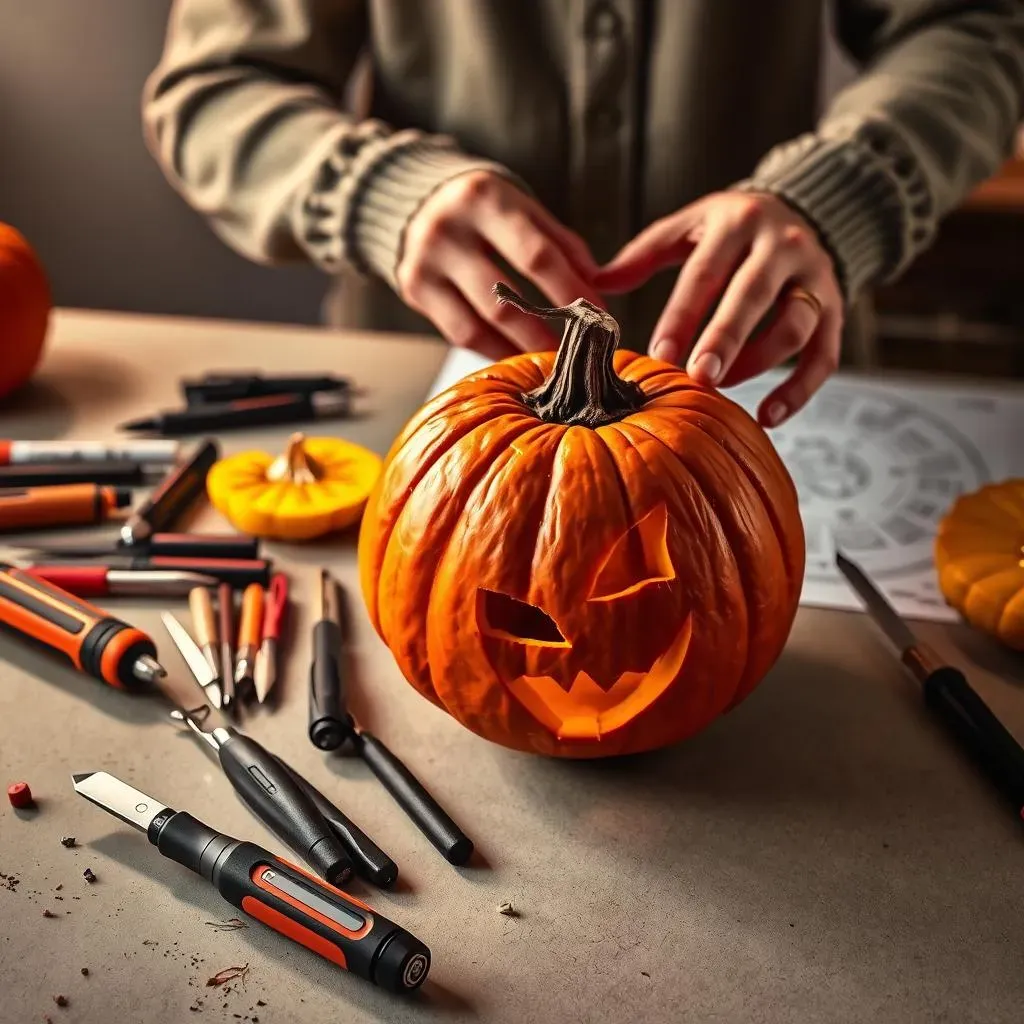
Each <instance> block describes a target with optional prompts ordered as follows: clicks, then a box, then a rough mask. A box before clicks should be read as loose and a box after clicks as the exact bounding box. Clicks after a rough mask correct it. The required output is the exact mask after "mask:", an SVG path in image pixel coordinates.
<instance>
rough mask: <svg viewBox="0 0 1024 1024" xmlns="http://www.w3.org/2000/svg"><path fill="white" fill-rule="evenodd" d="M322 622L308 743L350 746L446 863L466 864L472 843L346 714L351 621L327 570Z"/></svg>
mask: <svg viewBox="0 0 1024 1024" xmlns="http://www.w3.org/2000/svg"><path fill="white" fill-rule="evenodd" d="M320 582H321V596H320V621H319V622H317V624H316V626H314V628H313V664H312V666H311V667H310V691H309V738H310V741H311V742H312V743H313V745H314V746H316V747H319V748H320V749H321V750H338V749H340V748H341V747H343V746H344V745H345V744H346V743H350V744H351V745H352V747H353V748H354V750H355V753H357V754H358V755H359V756H360V757H361V758H362V759H363V760H364V761H365V762H366V764H367V766H368V767H369V769H370V771H372V772H373V774H374V775H376V776H377V780H378V781H379V782H380V784H381V785H382V786H383V787H384V788H385V789H386V790H387V791H388V792H389V793H390V794H391V796H392V797H393V799H394V800H395V803H397V804H398V806H399V807H401V808H402V810H403V811H405V813H406V815H407V816H408V817H409V818H410V819H411V820H412V822H413V824H414V825H415V826H416V827H417V828H418V829H419V830H420V832H422V833H423V835H425V836H426V837H427V839H429V840H430V843H431V844H432V845H433V846H434V848H435V849H436V850H438V851H439V852H440V854H441V855H442V856H443V857H444V859H445V860H447V861H448V863H449V864H465V863H466V862H467V861H468V860H469V858H470V857H471V856H472V854H473V841H472V840H471V839H470V838H469V836H467V835H466V834H465V833H464V832H463V831H462V829H460V828H459V826H458V825H456V824H455V822H454V821H453V820H452V819H451V817H450V816H449V815H448V812H447V811H445V809H444V808H443V807H442V806H441V805H440V804H439V803H438V802H437V801H436V800H435V799H434V798H433V797H432V796H431V795H430V794H429V793H428V792H427V790H426V788H425V787H424V785H423V783H421V782H420V780H419V779H417V778H416V776H415V775H413V773H412V772H411V771H409V769H408V768H407V767H406V766H405V765H404V764H403V763H402V762H401V761H400V760H399V759H398V758H397V757H396V756H395V755H394V754H392V753H391V751H390V750H388V748H387V747H386V746H385V745H384V744H383V743H382V742H381V741H380V740H379V739H377V737H376V736H374V735H372V734H371V733H369V732H367V731H366V730H365V729H362V728H361V727H360V726H359V724H358V723H357V722H356V720H355V718H354V717H353V716H352V714H351V713H350V712H349V711H348V708H347V707H346V699H345V689H346V686H345V683H346V679H345V676H346V675H347V674H348V672H349V666H348V664H347V659H346V660H342V659H341V657H340V654H341V653H342V648H343V645H344V643H346V642H347V640H348V633H349V621H348V615H347V611H346V609H345V603H344V601H343V597H342V590H341V587H340V586H339V585H338V584H337V582H336V581H335V580H334V579H333V578H332V577H331V576H330V574H329V573H328V572H326V571H324V572H322V573H321V575H320Z"/></svg>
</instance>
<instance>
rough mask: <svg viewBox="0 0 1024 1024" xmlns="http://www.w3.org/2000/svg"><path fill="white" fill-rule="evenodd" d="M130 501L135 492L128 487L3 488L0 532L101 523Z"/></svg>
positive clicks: (0, 506)
mask: <svg viewBox="0 0 1024 1024" xmlns="http://www.w3.org/2000/svg"><path fill="white" fill-rule="evenodd" d="M131 500H132V492H131V491H130V490H129V489H128V488H127V487H101V486H100V485H99V484H57V485H55V486H53V487H22V488H4V489H0V530H25V529H31V530H37V529H42V528H44V527H51V526H86V525H89V524H92V523H100V522H102V521H103V520H104V519H107V518H108V517H109V516H110V514H111V513H112V512H113V511H114V510H115V509H119V508H124V507H125V506H127V505H129V504H130V503H131Z"/></svg>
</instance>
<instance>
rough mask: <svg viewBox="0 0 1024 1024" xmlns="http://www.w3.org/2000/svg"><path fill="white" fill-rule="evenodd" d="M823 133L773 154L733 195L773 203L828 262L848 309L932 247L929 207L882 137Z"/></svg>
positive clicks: (910, 163)
mask: <svg viewBox="0 0 1024 1024" xmlns="http://www.w3.org/2000/svg"><path fill="white" fill-rule="evenodd" d="M843 128H844V126H843V125H832V126H830V129H831V130H830V132H829V134H828V135H822V134H808V135H803V136H800V137H799V138H797V139H794V140H793V141H792V142H789V143H785V144H783V145H781V146H778V147H776V148H775V149H773V150H772V151H771V152H769V153H768V155H767V156H766V157H765V158H764V160H762V161H761V163H760V164H759V166H758V167H757V168H756V169H755V171H754V173H753V174H752V175H751V176H750V177H749V178H747V179H744V180H743V181H741V182H738V183H737V184H736V185H735V186H734V187H735V188H737V189H740V190H743V191H752V192H767V193H770V194H773V195H776V196H778V197H779V198H780V199H782V200H784V201H785V202H787V203H789V204H790V205H791V206H792V207H794V209H796V210H797V211H798V212H800V213H801V214H802V215H803V216H804V217H806V218H807V220H808V221H810V222H811V224H813V225H814V227H815V228H816V229H817V231H818V234H819V236H820V238H821V241H822V244H823V245H824V246H825V248H826V249H828V251H829V252H830V254H831V255H832V258H833V261H834V263H835V268H836V274H837V277H838V279H839V283H840V285H841V287H842V289H843V293H844V296H845V297H846V300H847V302H853V301H854V300H855V299H856V298H857V296H858V295H859V293H860V292H861V290H862V289H863V288H865V286H868V285H872V284H875V283H879V282H882V281H885V280H889V279H891V278H893V277H895V276H896V275H897V274H898V273H899V272H900V271H901V270H903V269H904V267H905V266H906V264H907V263H908V262H909V260H910V259H911V258H912V256H913V253H914V252H916V251H919V250H920V249H921V248H923V247H924V245H925V244H926V243H927V242H929V241H930V240H931V237H932V235H933V232H934V216H933V209H932V207H933V204H932V201H931V197H930V194H929V191H928V187H927V183H926V182H925V180H924V178H923V176H922V175H921V173H920V169H919V166H918V163H917V161H916V160H914V159H913V158H912V156H911V154H910V153H909V152H907V151H903V152H901V151H900V149H901V147H900V146H899V144H898V143H897V142H896V140H895V139H894V138H893V137H892V135H891V134H889V133H884V132H883V131H881V130H878V131H876V130H874V129H873V127H872V125H870V124H864V123H863V122H861V123H859V124H857V125H856V126H855V127H853V128H851V129H850V130H848V131H844V130H843Z"/></svg>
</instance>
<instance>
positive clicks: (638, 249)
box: [594, 214, 696, 294]
mask: <svg viewBox="0 0 1024 1024" xmlns="http://www.w3.org/2000/svg"><path fill="white" fill-rule="evenodd" d="M690 228H691V224H690V222H689V219H688V218H687V219H686V220H684V219H683V218H682V217H680V216H679V215H678V214H675V215H673V216H672V217H665V218H664V219H662V220H659V221H655V222H654V223H653V224H651V225H650V227H647V228H645V229H644V230H643V231H641V232H640V234H639V235H637V236H636V237H635V238H634V239H633V240H632V241H630V242H627V243H626V245H624V246H623V247H622V248H621V249H620V250H619V251H618V252H617V253H616V254H615V256H613V257H612V259H611V260H610V261H609V262H608V263H606V264H605V265H604V266H603V267H601V269H600V270H599V271H598V272H597V274H596V275H595V276H594V286H595V287H597V288H600V289H601V291H603V292H608V293H610V294H615V293H616V292H628V291H632V290H633V289H634V288H637V287H639V286H640V285H642V284H643V283H644V282H645V281H647V280H648V279H650V278H651V277H653V276H654V275H655V274H656V273H657V272H658V271H659V270H663V269H664V268H665V267H668V266H673V265H678V264H680V263H682V262H683V261H684V260H685V259H686V257H687V256H689V255H690V253H691V252H693V249H694V247H695V246H696V241H695V240H691V239H689V238H688V237H687V233H688V232H689V230H690Z"/></svg>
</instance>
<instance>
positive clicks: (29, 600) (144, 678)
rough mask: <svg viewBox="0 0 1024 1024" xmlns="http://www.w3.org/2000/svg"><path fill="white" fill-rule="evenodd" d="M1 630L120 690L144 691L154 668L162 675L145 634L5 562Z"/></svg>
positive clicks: (0, 572)
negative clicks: (45, 650) (2, 628)
mask: <svg viewBox="0 0 1024 1024" xmlns="http://www.w3.org/2000/svg"><path fill="white" fill-rule="evenodd" d="M0 626H2V627H6V628H7V629H8V630H9V631H11V632H13V633H16V634H18V635H19V636H20V637H21V638H22V639H26V640H29V641H32V642H34V643H36V644H38V645H41V646H42V647H45V648H47V649H48V650H49V651H51V652H53V653H54V654H57V655H59V656H60V657H62V658H63V659H64V660H65V661H67V662H69V663H70V664H71V665H72V666H73V667H74V668H76V669H78V671H80V672H85V673H86V674H87V675H91V676H94V677H95V678H96V679H100V680H102V681H103V682H105V683H108V684H109V685H110V686H115V687H117V688H119V689H125V690H139V689H142V688H143V687H144V686H145V684H147V683H149V682H150V681H151V680H152V678H153V673H154V669H155V670H158V671H161V672H162V670H160V666H159V664H158V663H157V662H156V661H155V658H156V645H155V644H154V643H153V641H152V639H151V638H150V637H149V636H147V635H146V634H145V633H143V632H142V630H140V629H136V628H135V627H134V626H130V625H128V623H126V622H122V621H121V620H120V619H118V618H115V617H114V616H113V615H110V614H109V613H108V612H105V611H104V610H103V609H102V608H97V607H96V606H95V605H93V604H89V603H88V602H86V601H83V600H82V599H81V598H79V597H75V596H74V595H73V594H69V593H68V592H67V591H66V590H62V589H61V588H60V587H57V586H55V585H54V584H52V583H49V582H47V581H45V580H41V579H37V578H36V577H34V576H32V575H31V574H30V573H28V572H25V570H23V569H18V568H16V567H14V566H11V565H8V564H6V563H4V562H0Z"/></svg>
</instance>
